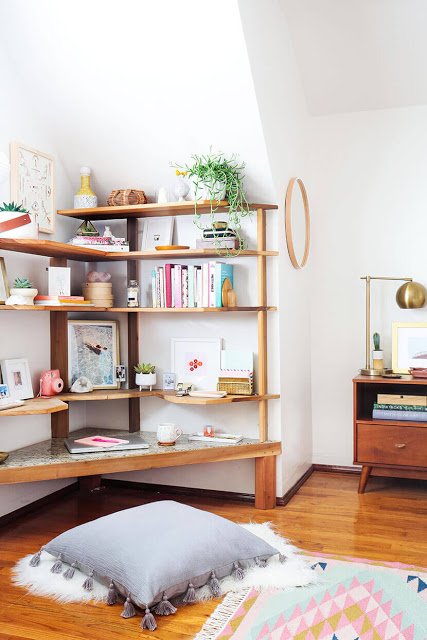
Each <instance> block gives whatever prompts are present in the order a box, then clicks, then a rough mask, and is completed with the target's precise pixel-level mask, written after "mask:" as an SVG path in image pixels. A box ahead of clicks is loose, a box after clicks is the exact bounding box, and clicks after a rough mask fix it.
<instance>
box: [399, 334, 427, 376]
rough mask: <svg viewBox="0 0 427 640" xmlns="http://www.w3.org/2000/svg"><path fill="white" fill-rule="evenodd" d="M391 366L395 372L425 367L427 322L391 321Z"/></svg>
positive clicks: (426, 366) (406, 371) (426, 357)
mask: <svg viewBox="0 0 427 640" xmlns="http://www.w3.org/2000/svg"><path fill="white" fill-rule="evenodd" d="M392 341H393V348H392V367H393V371H394V372H395V373H403V374H405V373H406V374H407V373H409V369H410V368H416V369H426V368H427V323H426V322H393V325H392Z"/></svg>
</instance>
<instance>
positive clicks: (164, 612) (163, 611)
mask: <svg viewBox="0 0 427 640" xmlns="http://www.w3.org/2000/svg"><path fill="white" fill-rule="evenodd" d="M176 611H177V609H176V607H174V606H173V604H171V603H170V602H169V600H168V599H167V597H166V593H164V594H163V596H162V599H161V600H160V602H159V603H158V604H157V605H156V608H155V609H154V613H156V614H157V615H159V616H170V615H171V614H172V613H176Z"/></svg>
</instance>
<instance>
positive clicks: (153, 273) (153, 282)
mask: <svg viewBox="0 0 427 640" xmlns="http://www.w3.org/2000/svg"><path fill="white" fill-rule="evenodd" d="M151 304H152V305H153V309H155V308H156V307H157V296H156V270H155V269H153V270H152V271H151Z"/></svg>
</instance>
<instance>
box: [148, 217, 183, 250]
mask: <svg viewBox="0 0 427 640" xmlns="http://www.w3.org/2000/svg"><path fill="white" fill-rule="evenodd" d="M174 221H175V218H169V217H167V218H146V219H145V220H144V228H143V231H142V244H141V251H150V249H154V248H155V247H158V246H163V247H165V246H169V245H171V244H172V236H173V225H174Z"/></svg>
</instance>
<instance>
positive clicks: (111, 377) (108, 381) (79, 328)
mask: <svg viewBox="0 0 427 640" xmlns="http://www.w3.org/2000/svg"><path fill="white" fill-rule="evenodd" d="M119 364H120V354H119V332H118V323H117V322H116V321H115V320H106V321H101V320H69V321H68V382H69V385H70V387H71V385H72V384H73V383H74V382H75V381H76V380H77V378H80V376H85V377H86V378H88V379H89V380H90V381H91V383H92V385H93V387H94V389H119V388H120V382H119V381H118V380H117V376H116V371H117V367H118V366H119Z"/></svg>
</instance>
